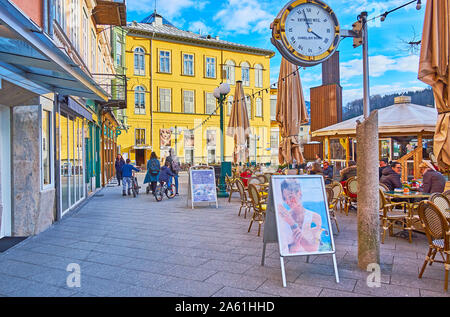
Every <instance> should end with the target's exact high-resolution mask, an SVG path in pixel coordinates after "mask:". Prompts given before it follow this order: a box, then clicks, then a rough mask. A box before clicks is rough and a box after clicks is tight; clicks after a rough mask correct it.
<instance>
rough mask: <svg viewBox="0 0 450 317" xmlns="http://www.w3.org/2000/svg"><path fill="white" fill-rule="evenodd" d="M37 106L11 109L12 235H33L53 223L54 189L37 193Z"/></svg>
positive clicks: (39, 188) (39, 186)
mask: <svg viewBox="0 0 450 317" xmlns="http://www.w3.org/2000/svg"><path fill="white" fill-rule="evenodd" d="M39 119H40V117H39V106H20V107H14V108H13V118H12V121H11V124H12V140H13V142H12V149H11V150H12V159H13V161H12V168H13V197H14V201H13V202H12V204H13V208H12V235H13V236H30V235H36V234H38V233H40V232H42V231H44V230H45V229H47V228H48V227H49V226H50V225H51V224H52V223H53V220H54V219H53V218H54V216H53V210H54V206H55V190H54V189H52V190H48V191H44V192H41V181H40V139H39V138H40V122H39Z"/></svg>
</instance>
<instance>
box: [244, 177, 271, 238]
mask: <svg viewBox="0 0 450 317" xmlns="http://www.w3.org/2000/svg"><path fill="white" fill-rule="evenodd" d="M248 195H249V196H250V201H251V206H252V209H253V216H252V220H251V221H250V226H249V227H248V232H250V230H251V229H252V225H253V222H257V223H258V225H259V226H258V237H259V236H260V234H261V225H262V224H263V223H264V221H265V219H266V209H267V205H266V202H265V200H263V199H262V198H261V195H260V194H259V191H258V188H257V187H256V186H255V185H253V184H250V185H248Z"/></svg>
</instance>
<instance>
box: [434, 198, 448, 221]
mask: <svg viewBox="0 0 450 317" xmlns="http://www.w3.org/2000/svg"><path fill="white" fill-rule="evenodd" d="M429 201H431V202H432V203H433V204H435V205H436V207H438V208H439V210H440V211H441V212H442V214H444V216H445V218H447V219H449V218H450V213H449V212H448V211H447V210H449V209H450V201H449V200H448V199H447V197H445V196H444V195H443V194H439V193H434V194H433V195H431V196H430V199H429Z"/></svg>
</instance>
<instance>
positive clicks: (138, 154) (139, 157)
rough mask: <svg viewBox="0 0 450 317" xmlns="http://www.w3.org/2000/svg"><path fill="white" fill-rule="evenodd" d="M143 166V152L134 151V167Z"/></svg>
mask: <svg viewBox="0 0 450 317" xmlns="http://www.w3.org/2000/svg"><path fill="white" fill-rule="evenodd" d="M144 165H145V150H136V166H144Z"/></svg>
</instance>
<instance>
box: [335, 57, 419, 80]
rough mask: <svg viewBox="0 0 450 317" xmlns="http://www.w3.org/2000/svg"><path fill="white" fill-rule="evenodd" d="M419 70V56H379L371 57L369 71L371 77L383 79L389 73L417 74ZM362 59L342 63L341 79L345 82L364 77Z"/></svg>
mask: <svg viewBox="0 0 450 317" xmlns="http://www.w3.org/2000/svg"><path fill="white" fill-rule="evenodd" d="M418 69H419V56H416V55H410V56H402V57H397V58H395V57H388V56H384V55H377V56H371V57H369V71H370V76H371V77H381V76H383V75H384V74H385V73H386V72H388V71H397V72H404V73H406V72H412V73H414V72H417V71H418ZM362 74H363V62H362V59H353V60H350V61H348V62H343V63H341V78H342V80H343V81H345V80H348V79H350V78H352V77H355V76H362Z"/></svg>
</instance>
